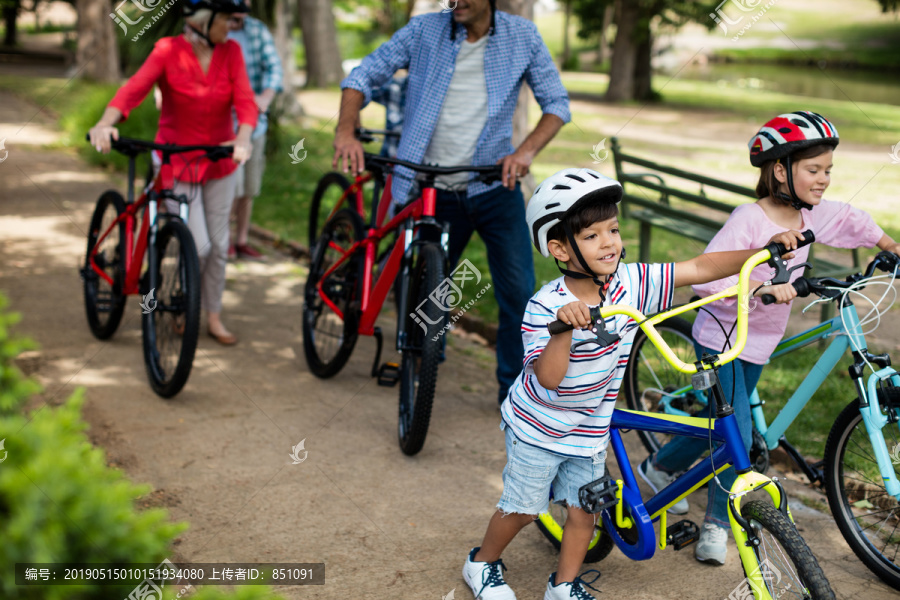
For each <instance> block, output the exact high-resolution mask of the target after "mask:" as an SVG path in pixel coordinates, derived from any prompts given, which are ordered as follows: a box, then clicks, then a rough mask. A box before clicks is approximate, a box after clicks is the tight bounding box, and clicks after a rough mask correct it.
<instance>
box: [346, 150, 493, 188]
mask: <svg viewBox="0 0 900 600" xmlns="http://www.w3.org/2000/svg"><path fill="white" fill-rule="evenodd" d="M363 158H364V160H365V162H366V165H370V164H375V165H378V166H380V167H393V166H395V165H400V166H401V167H406V168H408V169H412V170H413V171H416V172H417V173H424V174H426V175H431V176H437V175H453V174H454V173H478V174H479V175H480V177H476V179H478V180H479V181H483V182H484V183H490V182H491V181H494V180H497V181H499V180H500V176H501V174H502V168H503V167H502V166H501V165H478V166H475V165H457V166H453V167H439V166H434V165H422V164H419V163H414V162H409V161H408V160H401V159H399V158H388V157H386V156H379V155H376V154H369V153H368V152H366V153H364V154H363Z"/></svg>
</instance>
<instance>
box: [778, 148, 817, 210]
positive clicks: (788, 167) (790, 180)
mask: <svg viewBox="0 0 900 600" xmlns="http://www.w3.org/2000/svg"><path fill="white" fill-rule="evenodd" d="M784 168H785V171H787V185H788V191H789V192H790V196H789V195H787V194H785V193H784V192H780V191H779V192H778V197H779V198H781V199H782V200H785V201H787V202H790V203H791V207H792V208H793V209H794V210H800V209H802V208H805V209H807V210H812V209H813V206H812V204H808V203H806V202H804V201H803V200H801V199H800V198H798V197H797V192H796V190H794V164H793V159H791V157H790V156H788V157H787V158H786V159H785V161H784Z"/></svg>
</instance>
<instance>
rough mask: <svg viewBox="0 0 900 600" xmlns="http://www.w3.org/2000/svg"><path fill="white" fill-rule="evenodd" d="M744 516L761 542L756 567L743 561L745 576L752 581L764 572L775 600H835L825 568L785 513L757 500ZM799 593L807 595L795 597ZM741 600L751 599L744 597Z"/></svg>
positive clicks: (768, 587)
mask: <svg viewBox="0 0 900 600" xmlns="http://www.w3.org/2000/svg"><path fill="white" fill-rule="evenodd" d="M741 516H743V517H744V518H745V519H746V520H747V521H748V522H749V523H750V527H751V528H753V529H754V530H755V531H756V535H757V536H758V537H759V540H760V544H759V545H758V546H756V547H755V548H754V554H755V560H753V561H752V562H753V564H745V563H744V562H743V560H742V561H741V562H742V566H743V568H744V574H745V575H747V576H748V577H749V576H750V574H752V573H755V572H757V571H760V573H761V574H762V575H763V581H764V582H765V583H766V587H767V591H768V593H769V595H770V596H771V597H772V598H780V599H781V600H785V599H787V598H792V597H800V598H810V599H812V600H833V599H834V597H835V596H834V591H832V589H831V585H830V584H829V583H828V579H827V578H826V577H825V573H824V572H823V571H822V567H820V566H819V562H818V561H817V560H816V557H815V556H813V553H812V551H811V550H810V549H809V546H807V545H806V542H805V541H804V539H803V538H802V537H801V536H800V533H799V532H798V531H797V528H796V527H795V526H794V524H793V523H792V522H791V521H790V519H788V518H787V517H786V516H785V515H784V513H782V512H781V511H780V510H778V509H777V508H775V507H774V506H772V505H771V504H768V503H766V502H763V501H761V500H753V501H750V502H747V503H746V504H745V505H744V506H742V507H741ZM776 550H780V551H776ZM785 575H787V577H789V578H790V579H791V581H788V582H787V584H786V585H784V587H783V588H782V590H781V591H780V592H778V591H775V590H777V589H778V587H777V586H778V585H779V584H781V583H782V581H783V580H784V579H785ZM772 579H774V580H775V581H772ZM742 585H748V586H749V583H747V582H746V580H745V582H744V583H743V584H742ZM750 589H751V591H753V597H755V598H759V597H760V596H758V595H757V594H756V592H755V591H754V590H753V589H752V587H751V588H750ZM787 592H790V594H787ZM798 593H801V594H803V595H802V596H795V595H794V594H798ZM740 597H741V598H744V597H749V596H746V595H741V596H740ZM763 597H764V596H763Z"/></svg>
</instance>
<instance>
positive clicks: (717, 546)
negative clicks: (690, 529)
mask: <svg viewBox="0 0 900 600" xmlns="http://www.w3.org/2000/svg"><path fill="white" fill-rule="evenodd" d="M726 554H728V530H727V529H725V528H724V527H719V526H718V525H713V524H712V523H704V524H703V529H702V530H701V531H700V539H699V540H697V547H696V548H695V549H694V556H696V557H697V560H699V561H700V562H705V563H709V564H712V565H716V566H719V567H721V566H722V565H724V564H725V555H726Z"/></svg>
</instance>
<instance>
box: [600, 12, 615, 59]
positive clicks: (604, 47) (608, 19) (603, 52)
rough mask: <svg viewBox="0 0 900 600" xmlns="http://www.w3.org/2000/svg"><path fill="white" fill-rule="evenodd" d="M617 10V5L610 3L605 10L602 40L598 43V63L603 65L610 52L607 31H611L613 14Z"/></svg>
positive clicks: (601, 33) (601, 31) (601, 29)
mask: <svg viewBox="0 0 900 600" xmlns="http://www.w3.org/2000/svg"><path fill="white" fill-rule="evenodd" d="M614 12H615V7H614V6H613V5H612V4H610V5H609V6H607V7H606V9H605V10H604V11H603V25H602V26H601V28H600V40H599V42H598V43H597V64H598V65H602V64H603V62H604V61H605V60H606V58H607V55H608V54H609V47H608V44H607V43H606V32H607V31H609V26H610V25H612V22H613V14H614Z"/></svg>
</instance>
